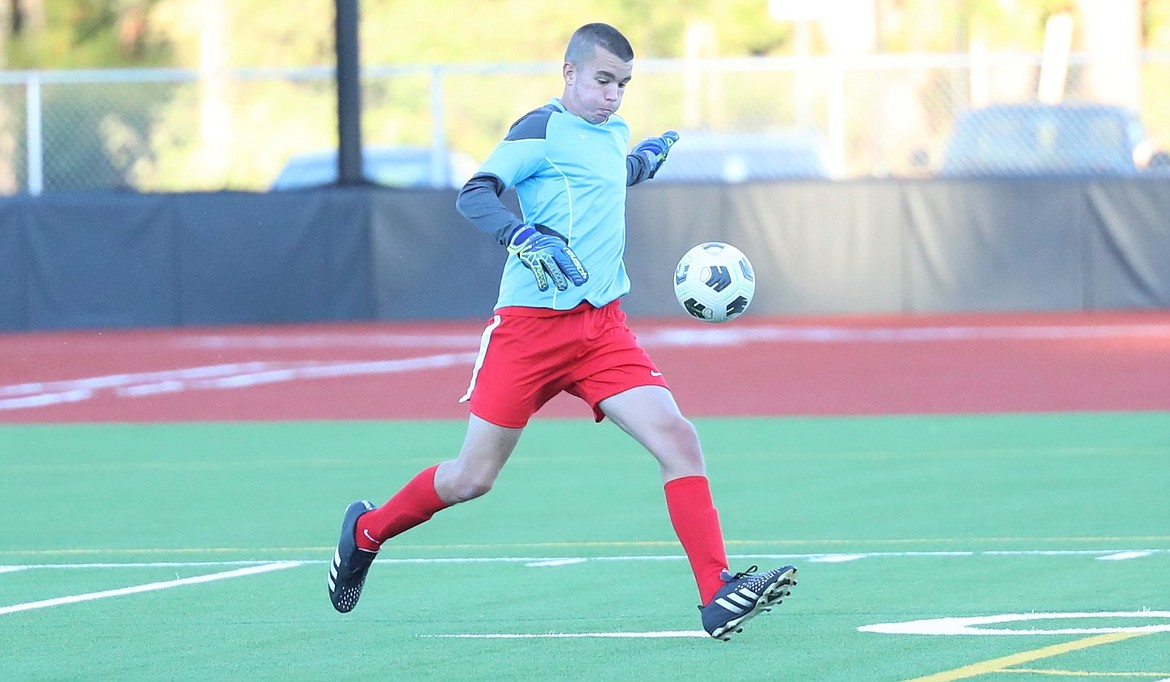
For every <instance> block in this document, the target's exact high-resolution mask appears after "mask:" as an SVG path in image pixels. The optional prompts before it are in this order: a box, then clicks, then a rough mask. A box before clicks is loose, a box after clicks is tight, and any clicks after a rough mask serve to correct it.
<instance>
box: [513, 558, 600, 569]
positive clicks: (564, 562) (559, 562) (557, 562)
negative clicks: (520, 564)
mask: <svg viewBox="0 0 1170 682" xmlns="http://www.w3.org/2000/svg"><path fill="white" fill-rule="evenodd" d="M583 563H585V559H584V558H582V557H575V558H572V559H542V560H540V561H531V562H529V563H527V564H524V565H525V566H535V567H545V566H571V565H573V564H583Z"/></svg>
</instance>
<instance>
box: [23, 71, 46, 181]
mask: <svg viewBox="0 0 1170 682" xmlns="http://www.w3.org/2000/svg"><path fill="white" fill-rule="evenodd" d="M25 87H26V91H25V115H26V119H27V121H28V123H27V125H26V130H25V134H26V135H27V136H28V137H27V139H26V140H25V152H26V153H27V155H28V192H29V194H32V195H34V196H35V195H37V194H40V193H41V192H43V191H44V189H45V145H44V139H43V137H44V132H43V130H44V128H43V126H42V125H41V123H42V120H41V116H42V113H43V112H42V107H41V77H40V74H37V73H35V72H32V71H30V72H29V74H28V81H27V84H26V85H25Z"/></svg>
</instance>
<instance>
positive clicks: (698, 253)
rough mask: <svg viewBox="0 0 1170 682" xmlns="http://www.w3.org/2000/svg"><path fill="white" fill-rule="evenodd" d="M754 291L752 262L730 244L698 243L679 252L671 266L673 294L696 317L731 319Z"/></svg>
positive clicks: (736, 315) (709, 319) (706, 319)
mask: <svg viewBox="0 0 1170 682" xmlns="http://www.w3.org/2000/svg"><path fill="white" fill-rule="evenodd" d="M755 293H756V276H755V274H754V273H753V272H752V264H751V263H750V262H749V261H748V259H747V256H745V255H743V252H742V251H740V250H739V249H737V248H735V247H734V246H732V245H731V244H724V243H723V242H706V243H704V244H699V245H698V246H696V247H694V248H693V249H691V250H690V251H687V252H686V253H685V254H683V257H682V259H680V260H679V262H678V267H676V268H675V269H674V295H675V297H676V298H678V302H679V303H680V304H681V305H682V307H683V310H685V311H687V314H688V315H690V316H691V317H693V318H695V319H697V320H702V321H704V322H727V321H728V320H734V319H735V318H737V317H739V316H740V315H742V314H743V311H745V310H747V307H748V305H749V304H750V303H751V302H752V296H753V295H754V294H755Z"/></svg>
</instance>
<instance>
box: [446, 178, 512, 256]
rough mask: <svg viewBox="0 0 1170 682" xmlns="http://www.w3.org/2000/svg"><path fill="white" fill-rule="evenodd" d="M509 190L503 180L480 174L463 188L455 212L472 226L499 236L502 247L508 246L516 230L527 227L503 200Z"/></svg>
mask: <svg viewBox="0 0 1170 682" xmlns="http://www.w3.org/2000/svg"><path fill="white" fill-rule="evenodd" d="M505 189H506V186H505V185H504V181H503V180H501V179H500V178H499V177H497V176H495V175H493V174H491V173H483V172H480V173H476V174H475V175H473V176H472V177H471V179H470V180H468V181H467V183H466V184H465V185H463V189H461V190H459V196H458V197H456V199H455V210H457V211H459V212H460V213H461V214H463V217H464V218H467V220H468V222H470V223H471V224H472V225H475V226H476V227H477V228H479V229H480V230H482V231H484V232H486V233H488V234H490V235H492V236H493V237H495V238H496V241H497V242H499V243H500V244H507V243H508V238H509V237H510V236H512V233H513V232H515V231H516V228H518V227H520V226H521V225H523V224H524V221H522V220H520V219H519V218H517V217H516V214H514V213H512V212H511V211H509V210H508V208H507V207H506V206H504V202H502V201H500V197H501V196H502V195H503V194H504V190H505Z"/></svg>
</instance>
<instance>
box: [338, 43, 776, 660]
mask: <svg viewBox="0 0 1170 682" xmlns="http://www.w3.org/2000/svg"><path fill="white" fill-rule="evenodd" d="M633 58H634V52H633V49H632V48H631V47H630V43H629V41H627V40H626V38H625V37H624V36H623V35H622V34H621V33H620V32H619V31H618V30H617V29H615V28H613V27H612V26H609V25H606V24H588V25H585V26H582V27H581V28H579V29H578V30H577V31H576V32H574V33H573V35H572V37H571V38H570V40H569V44H568V48H567V49H566V51H565V61H564V65H563V67H562V75H563V77H564V83H565V85H564V93H563V94H562V95H561V97H560V98H553V99H552V100H551V101H550V102H549V103H548V104H546V105H544V106H542V107H540V108H538V109H535V110H533V111H531V112H529V113H527V114H525V115H524V116H523V117H521V118H520V119H519V120H518V121H516V123H514V124H513V125H512V127H511V129H510V130H509V131H508V134H507V136H506V137H505V138H504V140H503V141H502V142H500V144H499V145H498V146H497V147H496V149H495V150H494V151H493V152H492V154H491V155H490V156H489V157H488V158H487V160H486V161H485V162H484V163H483V165H482V166H481V167H480V168H479V171H478V172H477V173H476V174H475V175H474V176H473V177H472V178H471V179H470V180H469V181H468V182H467V184H466V185H464V186H463V189H462V190H461V191H460V193H459V197H458V199H457V200H456V208H457V209H458V210H459V211H460V212H461V213H462V214H463V215H464V216H465V217H466V218H467V219H468V220H469V221H470V222H471V223H472V224H473V225H475V226H476V227H478V228H479V229H481V230H483V231H484V232H487V233H488V234H490V235H492V236H493V237H495V238H496V239H497V240H498V241H499V242H500V244H501V245H503V246H505V247H507V250H508V252H509V253H510V254H511V255H513V256H515V257H514V258H512V257H509V258H508V259H507V262H506V264H505V266H504V273H503V277H502V280H501V282H500V292H499V298H498V300H497V303H496V308H495V315H494V317H493V318H492V319H491V321H490V322H489V323H488V325H487V328H486V329H485V330H484V333H483V337H482V341H481V344H480V349H479V356H478V358H477V359H476V361H475V366H474V369H473V370H472V375H471V384H470V386H469V387H468V389H467V393H466V394H465V395H464V396H463V398H462V401H463V402H470V411H471V416H470V418H469V420H468V426H467V435H466V438H465V440H464V443H463V447H462V449H461V450H460V452H459V455H458V457H456V458H455V459H453V460H449V461H445V462H442V463H440V464H437V465H435V466H432V467H430V468H428V469H425V470H424V471H422V472H420V473H419V474H418V475H417V476H415V477H414V478H413V479H412V480H411V481H410V482H408V483H407V484H406V485H405V486H404V487H403V488H402V489H401V490H399V491H398V492H397V493H396V494H395V495H393V496H392V497H391V498H390V499H389V500H388V501H387V502H386V503H385V504H383V505H382V506H380V507H375V506H374V505H373V504H372V503H370V502H369V501H365V500H362V501H358V502H354V503H352V504H350V505H349V507H348V508H347V509H346V511H345V516H344V519H343V521H342V524H341V540H340V542H339V544H338V546H337V551H336V553H335V554H334V557H333V563H332V565H331V566H330V570H329V581H328V583H329V597H330V600H331V601H332V602H333V606H334V608H336V609H337V610H338V611H341V612H343V613H345V612H348V611H350V610H351V609H353V608H354V606H355V605H356V604H357V601H358V597H359V596H360V595H361V591H362V586H363V585H364V583H365V579H366V574H367V572H368V570H369V567H370V564H371V563H372V562H373V560H374V556H375V554H376V553H377V552H378V549H379V548H380V547H381V546H382V543H383V542H385V541H386V540H388V539H390V538H392V537H395V536H397V535H398V534H400V533H402V532H404V531H406V530H408V529H410V528H413V527H414V526H416V525H418V524H420V523H423V522H425V521H427V520H428V519H430V518H431V516H432V515H433V514H435V513H436V512H438V511H440V510H442V509H445V508H446V507H449V506H451V505H454V504H458V503H460V502H466V501H468V500H471V499H474V498H476V497H479V496H481V495H483V494H485V493H487V492H488V491H489V490H491V487H492V484H493V482H494V481H495V479H496V476H497V474H499V472H500V470H501V469H502V468H503V466H504V464H505V463H506V462H507V461H508V456H509V455H511V454H512V450H513V449H514V448H515V447H516V443H517V441H518V440H519V439H520V434H521V432H522V431H523V429H524V427H525V425H526V424H527V423H528V420H529V418H530V417H531V416H532V415H533V413H535V412H536V411H537V410H538V409H540V407H541V406H542V405H544V404H545V402H547V401H548V400H549V399H550V398H552V397H553V396H555V395H556V394H558V393H560V392H562V391H566V392H568V393H570V394H572V395H574V396H577V397H579V398H581V399H582V400H584V401H585V402H587V403H588V404H589V405H590V406H591V407H592V408H593V414H594V417H595V419H596V420H597V421H601V420H602V419H603V418H605V417H608V418H609V419H611V420H612V421H613V422H614V423H615V424H617V426H618V427H620V428H621V429H622V430H624V431H625V432H626V433H628V434H630V436H632V437H633V438H634V439H635V440H637V441H638V442H639V443H640V444H642V445H643V446H644V447H645V448H646V449H647V450H648V451H649V452H650V454H651V455H653V456H654V457H655V458H656V459H657V460H658V464H659V466H660V468H661V472H662V480H663V487H664V490H665V497H666V507H667V513H668V515H669V517H670V521H671V524H672V526H673V527H674V530H675V532H676V534H677V535H678V538H679V541H680V542H681V544H682V547H683V550H684V552H685V553H686V555H687V558H688V560H689V561H690V565H691V569H692V571H693V573H694V577H695V581H696V583H697V585H698V589H699V598H700V604H701V606H700V607H699V610H700V615H701V619H702V623H703V628H704V629H705V630H706V631H707V632H708V633H709V634H710V635H711V636H712V637H715V638H717V639H728V638H729V637H730V635H731V633H732V632H738V631H739V630H740V628H741V626H742V625H743V623H744V622H745V621H747V620H748V619H749V618H752V617H753V616H755V615H756V614H757V613H760V612H762V611H766V610H769V609H770V607H771V606H772V605H774V604H776V603H778V602H780V601H781V599H783V597H785V596H787V595H788V594H789V591H790V589H791V587H792V586H793V585H795V584H796V568H795V567H793V566H782V567H780V568H776V569H773V570H771V571H767V572H765V573H757V572H756V567H754V566H753V567H751V568H749V569H748V570H747V571H745V572H741V573H735V574H732V573H730V572H729V571H728V566H727V555H726V550H725V549H724V545H723V535H722V530H721V528H720V524H719V515H718V512H717V511H716V509H715V506H714V503H713V502H712V499H711V490H710V486H709V485H708V481H707V478H706V469H705V464H704V461H703V453H702V449H701V448H700V445H699V439H698V436H697V434H696V432H695V428H694V426H693V425H692V424H691V423H690V422H689V421H688V420H687V419H686V418H685V417H683V415H682V414H681V413H680V412H679V409H678V405H677V404H676V403H675V401H674V397H673V395H672V394H671V392H670V390H669V388H668V387H667V384H666V380H665V379H664V378H663V376H662V373H661V372H659V371H658V368H657V367H656V366H655V365H654V363H653V362H652V361H651V360H650V357H649V356H648V355H647V354H646V352H645V351H644V350H643V349H642V348H641V347H640V346H639V345H638V341H637V339H636V338H635V337H634V334H633V333H632V332H631V331H630V329H629V328H628V327H627V326H626V317H625V314H624V313H623V312H622V310H621V307H620V300H621V297H622V296H624V295H625V294H626V293H628V292H629V289H630V280H629V278H628V277H627V275H626V270H625V265H624V264H623V262H622V256H623V251H624V248H625V229H626V226H625V208H626V206H625V204H626V188H627V187H628V186H631V185H635V184H638V183H640V182H643V181H645V180H648V179H650V178H653V177H654V174H655V173H656V172H657V170H658V169H659V168H660V167H661V166H662V164H663V162H664V161H665V160H666V157H667V154H668V153H669V152H670V147H671V145H672V144H674V142H675V141H676V140H677V139H678V135H677V133H675V132H673V131H667V132H666V133H663V134H662V135H661V136H659V137H651V138H648V139H645V140H642V141H641V142H639V143H638V144H637V145H635V146H634V148H633V150H632V151H629V152H627V150H628V149H629V142H630V140H629V138H630V131H629V127H628V126H627V125H626V122H625V121H624V120H622V118H620V117H619V116H618V115H617V110H618V107H619V106H620V105H621V103H622V96H623V95H624V94H625V89H626V86H627V85H628V84H629V82H630V77H631V75H632V73H633V63H632V62H633ZM510 188H514V189H515V191H516V194H517V197H518V198H519V200H520V206H521V209H522V213H523V218H520V217H517V216H516V215H515V214H513V213H512V212H511V211H509V210H508V209H507V208H506V207H505V206H504V205H503V203H502V202H501V201H500V196H501V195H502V194H503V193H504V192H505V191H506V190H508V189H510ZM550 284H551V286H550Z"/></svg>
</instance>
